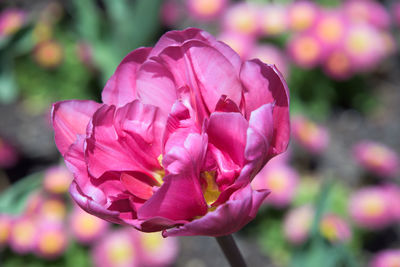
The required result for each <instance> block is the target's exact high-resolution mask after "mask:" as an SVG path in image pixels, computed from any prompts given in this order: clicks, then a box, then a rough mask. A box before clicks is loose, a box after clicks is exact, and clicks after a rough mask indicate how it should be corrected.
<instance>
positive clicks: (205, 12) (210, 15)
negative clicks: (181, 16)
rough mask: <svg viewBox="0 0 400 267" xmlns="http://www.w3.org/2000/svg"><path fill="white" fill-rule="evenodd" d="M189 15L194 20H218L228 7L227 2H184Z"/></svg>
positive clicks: (198, 0) (204, 0)
mask: <svg viewBox="0 0 400 267" xmlns="http://www.w3.org/2000/svg"><path fill="white" fill-rule="evenodd" d="M185 1H186V6H187V8H188V11H189V15H190V16H191V17H193V18H194V19H196V20H200V21H209V20H213V19H216V18H218V17H219V16H220V15H221V13H222V12H223V11H224V10H225V8H226V6H227V5H228V2H229V1H228V0H185Z"/></svg>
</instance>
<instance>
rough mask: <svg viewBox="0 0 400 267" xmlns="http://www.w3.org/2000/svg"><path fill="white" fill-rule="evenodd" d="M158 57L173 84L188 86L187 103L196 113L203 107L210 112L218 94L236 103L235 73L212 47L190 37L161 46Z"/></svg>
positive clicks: (239, 92)
mask: <svg viewBox="0 0 400 267" xmlns="http://www.w3.org/2000/svg"><path fill="white" fill-rule="evenodd" d="M158 57H159V58H161V60H162V62H163V64H164V65H165V66H166V68H167V69H169V70H170V71H171V73H172V75H173V76H174V80H175V85H176V86H177V88H181V87H185V86H188V87H189V88H190V90H191V91H192V92H193V93H192V94H193V97H192V103H191V106H192V107H193V108H195V110H196V112H197V113H201V114H202V113H204V111H203V110H204V109H205V110H206V111H208V113H210V112H213V111H214V108H215V106H216V104H217V102H218V101H219V99H220V97H221V95H226V96H227V97H228V98H230V99H231V100H232V101H233V102H235V103H236V104H237V105H239V104H240V102H241V97H242V85H241V83H240V80H239V77H238V75H237V73H236V71H235V69H234V68H233V66H232V64H231V63H230V62H229V60H227V58H226V57H224V55H222V54H221V53H220V52H219V51H218V50H217V49H215V48H214V47H211V46H209V45H207V44H205V43H204V42H201V41H197V40H190V41H187V42H185V43H184V44H182V45H181V46H170V47H167V48H165V49H164V50H163V51H162V52H161V53H160V54H159V55H158Z"/></svg>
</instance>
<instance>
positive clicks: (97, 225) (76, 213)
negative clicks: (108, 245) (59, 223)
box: [68, 205, 109, 244]
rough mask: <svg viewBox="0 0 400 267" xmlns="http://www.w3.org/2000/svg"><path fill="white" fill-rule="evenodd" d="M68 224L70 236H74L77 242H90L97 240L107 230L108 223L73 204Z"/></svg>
mask: <svg viewBox="0 0 400 267" xmlns="http://www.w3.org/2000/svg"><path fill="white" fill-rule="evenodd" d="M68 226H69V228H70V231H71V234H72V236H73V237H75V238H76V239H77V240H78V242H80V243H83V244H90V243H93V242H95V241H96V240H98V239H99V238H100V237H101V236H103V235H104V234H105V233H106V232H107V231H108V228H109V223H107V222H106V221H104V220H102V219H99V218H97V217H95V216H93V215H91V214H89V213H87V212H85V211H84V210H82V209H81V208H80V207H78V206H76V205H74V208H73V210H72V212H71V215H70V218H69V223H68Z"/></svg>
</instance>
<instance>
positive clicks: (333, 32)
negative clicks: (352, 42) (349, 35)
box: [312, 10, 349, 50]
mask: <svg viewBox="0 0 400 267" xmlns="http://www.w3.org/2000/svg"><path fill="white" fill-rule="evenodd" d="M348 24H349V22H348V21H347V20H346V18H345V16H344V15H343V13H342V12H340V10H324V11H323V12H321V14H320V16H318V19H317V21H316V22H315V24H314V27H313V29H312V30H313V32H314V34H315V36H316V38H318V39H319V40H320V42H321V43H322V44H323V46H324V48H325V49H328V50H329V49H330V48H332V47H335V46H336V45H338V44H339V43H340V42H341V41H342V40H343V37H344V35H345V33H346V28H347V27H348Z"/></svg>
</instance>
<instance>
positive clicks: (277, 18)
mask: <svg viewBox="0 0 400 267" xmlns="http://www.w3.org/2000/svg"><path fill="white" fill-rule="evenodd" d="M259 12H260V14H259V23H260V26H259V28H260V31H261V34H263V35H264V36H273V35H278V34H282V33H284V32H286V30H287V28H288V16H287V7H286V6H283V5H280V4H265V5H264V6H263V7H262V8H261V9H260V11H259Z"/></svg>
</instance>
